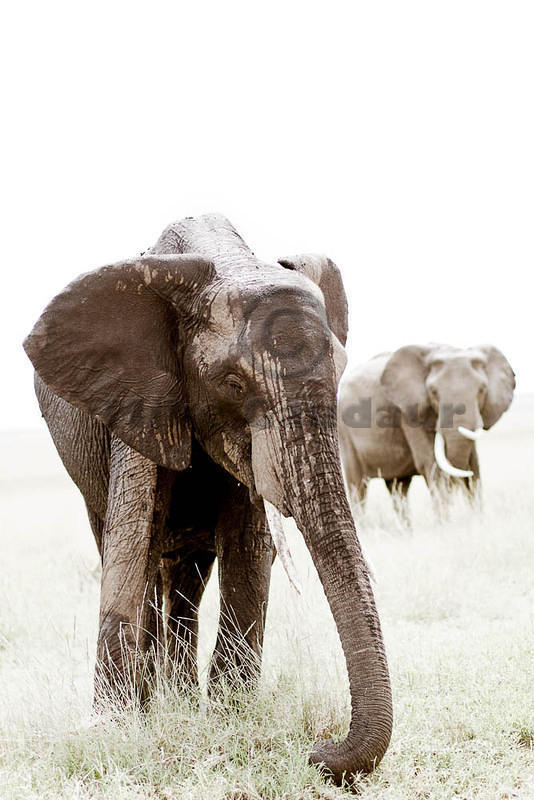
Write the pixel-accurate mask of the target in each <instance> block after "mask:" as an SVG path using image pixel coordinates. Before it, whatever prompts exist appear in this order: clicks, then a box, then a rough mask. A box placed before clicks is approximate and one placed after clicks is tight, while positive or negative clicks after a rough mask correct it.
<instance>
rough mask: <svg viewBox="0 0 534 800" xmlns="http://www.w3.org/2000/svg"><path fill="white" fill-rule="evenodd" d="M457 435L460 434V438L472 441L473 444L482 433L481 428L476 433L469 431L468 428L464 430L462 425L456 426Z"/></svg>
mask: <svg viewBox="0 0 534 800" xmlns="http://www.w3.org/2000/svg"><path fill="white" fill-rule="evenodd" d="M457 430H458V433H461V434H462V436H465V437H466V439H472V440H473V441H474V442H476V440H477V439H478V438H479V436H480V434H481V433H482V432H483V431H482V428H477V429H476V431H472V430H470V428H464V426H463V425H458V428H457Z"/></svg>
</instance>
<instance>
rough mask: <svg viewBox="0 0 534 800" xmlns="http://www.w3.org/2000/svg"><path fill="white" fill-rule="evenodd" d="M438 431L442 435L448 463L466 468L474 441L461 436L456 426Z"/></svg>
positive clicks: (467, 467)
mask: <svg viewBox="0 0 534 800" xmlns="http://www.w3.org/2000/svg"><path fill="white" fill-rule="evenodd" d="M438 430H439V429H438ZM439 432H440V433H441V435H442V436H443V441H444V444H445V455H446V458H447V460H448V461H449V462H450V464H452V466H453V467H456V468H457V469H461V470H468V469H469V463H470V460H471V454H472V452H473V447H474V446H475V443H474V441H473V440H472V439H468V438H467V437H466V436H463V435H462V434H461V433H460V432H459V431H458V430H457V429H456V428H442V429H441V430H440V431H439Z"/></svg>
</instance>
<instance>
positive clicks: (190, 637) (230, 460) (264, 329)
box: [24, 214, 392, 782]
mask: <svg viewBox="0 0 534 800" xmlns="http://www.w3.org/2000/svg"><path fill="white" fill-rule="evenodd" d="M347 315H348V310H347V300H346V295H345V291H344V288H343V283H342V279H341V274H340V271H339V269H338V267H337V266H336V265H335V264H334V263H333V262H332V261H331V260H330V259H329V258H327V257H325V256H321V255H298V256H290V257H287V258H281V259H279V260H278V261H276V262H274V261H273V262H267V261H263V260H260V259H259V258H258V257H256V256H255V255H254V253H253V252H252V251H251V250H250V249H249V247H248V246H247V245H246V244H245V242H244V240H243V239H242V238H241V236H240V235H239V234H238V233H237V231H236V230H235V228H234V227H233V226H232V225H231V224H230V222H229V221H228V220H227V219H226V218H225V217H223V216H221V215H219V214H207V215H203V216H199V217H195V218H193V217H187V218H185V219H183V220H181V221H179V222H175V223H173V224H171V225H170V226H169V227H167V228H166V229H165V230H164V231H163V233H162V235H161V236H160V238H159V239H158V241H157V243H156V244H155V246H154V247H152V248H151V249H150V250H148V251H146V252H145V253H143V254H141V255H140V256H138V257H135V258H132V259H129V260H125V261H122V262H120V263H114V264H111V265H108V266H104V267H102V268H100V269H96V270H94V271H92V272H88V273H86V274H84V275H82V276H80V277H79V278H77V279H76V280H74V281H73V282H72V283H71V284H70V285H69V286H67V288H66V289H64V290H63V291H62V292H60V293H59V294H58V295H57V296H56V297H55V298H54V299H53V300H52V301H51V302H50V304H49V305H48V306H47V308H46V309H45V311H44V312H43V314H42V316H41V317H40V319H39V320H38V322H37V323H36V325H35V327H34V328H33V330H32V332H31V333H30V335H29V336H28V338H27V339H26V340H25V343H24V346H25V349H26V352H27V354H28V356H29V358H30V359H31V361H32V363H33V365H34V368H35V371H36V377H35V387H36V393H37V397H38V400H39V405H40V408H41V411H42V415H43V416H44V418H45V420H46V423H47V425H48V427H49V430H50V433H51V435H52V438H53V441H54V443H55V446H56V448H57V450H58V452H59V454H60V456H61V458H62V460H63V463H64V465H65V467H66V470H67V471H68V473H69V474H70V476H71V477H72V479H73V480H74V482H75V483H76V485H77V486H78V488H79V489H80V490H81V492H82V495H83V497H84V500H85V504H86V507H87V512H88V516H89V521H90V524H91V527H92V530H93V533H94V536H95V539H96V542H97V545H98V548H99V551H100V553H101V559H102V584H101V607H100V627H99V634H98V643H97V671H98V666H99V664H102V665H105V666H106V667H107V668H108V669H111V668H112V669H113V670H114V671H115V673H116V674H117V675H119V676H120V675H121V674H124V671H125V670H126V663H125V660H126V656H125V654H124V653H125V649H124V646H123V641H124V639H125V640H126V642H127V644H128V645H129V647H131V648H132V649H133V648H134V646H135V647H137V648H139V649H141V650H142V651H144V652H149V651H150V648H151V646H154V642H155V641H157V637H158V636H159V637H160V638H161V636H162V631H161V627H162V625H161V623H159V629H158V619H159V618H158V619H156V612H157V610H158V608H160V607H161V608H162V609H163V612H162V613H163V618H164V620H165V624H166V625H167V626H168V628H167V631H168V632H171V633H172V632H176V630H177V626H179V629H180V632H181V634H182V637H181V638H182V639H183V637H184V635H185V636H186V638H187V642H188V643H189V645H190V646H189V647H188V648H187V652H185V653H184V652H181V653H176V654H175V656H174V657H175V658H176V659H178V660H179V659H181V660H180V668H181V669H182V670H183V672H184V674H185V675H187V676H189V678H190V679H191V680H193V681H195V680H197V675H196V670H197V667H196V653H195V643H196V637H197V631H198V620H197V615H196V609H197V608H198V605H199V603H200V599H201V596H202V593H203V590H204V586H205V584H206V581H207V579H208V576H209V574H210V570H211V568H212V565H213V563H214V560H215V558H216V557H217V563H218V575H219V585H220V601H221V609H224V610H225V614H224V615H221V621H220V626H219V632H218V637H217V643H216V646H215V650H214V653H213V657H212V662H211V667H210V675H209V680H210V684H213V683H214V682H215V683H216V681H217V677H218V676H220V674H221V673H222V672H224V671H225V670H228V669H229V665H232V667H233V668H234V669H235V670H236V671H237V675H238V678H239V680H240V681H241V682H242V684H244V685H254V682H255V680H256V679H257V671H258V669H259V663H260V658H261V648H262V640H263V629H264V620H265V613H266V607H267V600H268V593H269V581H270V571H271V565H272V561H273V558H274V555H275V552H274V546H273V540H274V542H275V544H277V546H278V550H279V553H280V556H281V558H282V556H283V555H284V552H285V558H284V559H283V560H284V563H285V566H286V568H287V569H288V571H289V572H290V573H291V560H290V558H289V557H288V553H287V547H286V545H285V543H284V540H283V533H282V528H281V525H280V521H281V516H285V517H289V516H291V517H293V518H294V520H295V522H296V524H297V526H298V527H299V529H300V531H301V532H302V534H303V537H304V540H305V542H306V545H307V548H308V550H309V552H310V554H311V557H312V559H313V562H314V564H315V567H316V569H317V572H318V575H319V578H320V580H321V582H322V585H323V587H324V591H325V595H326V598H327V600H328V603H329V606H330V609H331V612H332V615H333V618H334V621H335V624H336V627H337V631H338V634H339V637H340V640H341V644H342V648H343V652H344V658H345V662H346V667H347V672H348V677H349V685H350V695H351V708H352V712H351V722H350V728H349V732H348V735H347V737H346V739H345V740H343V741H341V742H334V741H332V740H326V741H322V742H318V743H317V744H316V745H315V746H314V748H313V750H312V752H311V754H310V756H309V758H310V761H311V763H315V764H318V765H321V769H324V770H326V771H327V772H328V773H329V774H330V775H331V776H332V777H333V779H334V780H336V781H337V782H340V781H341V780H342V777H343V775H344V774H347V775H348V774H354V773H357V772H360V771H366V772H367V771H371V770H372V769H373V768H374V767H375V766H376V764H378V762H380V760H381V758H382V756H383V755H384V753H385V751H386V749H387V747H388V743H389V740H390V736H391V728H392V701H391V689H390V682H389V675H388V666H387V660H386V655H385V649H384V643H383V638H382V634H381V628H380V622H379V618H378V614H377V610H376V606H375V601H374V597H373V592H372V588H371V584H370V581H369V575H368V571H367V568H366V564H365V561H364V558H363V557H362V552H361V547H360V544H359V540H358V536H357V533H356V529H355V524H354V521H353V517H352V514H351V510H350V506H349V503H348V499H347V496H346V491H345V487H344V483H343V476H342V469H341V461H340V456H339V445H338V435H337V416H336V415H337V386H338V382H339V378H340V376H341V373H342V371H343V369H344V367H345V363H346V356H345V349H344V346H345V343H346V337H347V324H348V323H347ZM268 520H270V522H271V532H270V531H269V525H268ZM148 599H153V601H154V602H152V603H149V602H147V600H148ZM158 604H159V605H158ZM223 616H224V617H226V618H228V617H229V616H230V617H231V619H232V625H233V627H234V628H235V630H234V631H233V634H235V635H232V631H229V630H228V626H227V625H226V624H225V623H224V620H223ZM121 637H122V640H121ZM243 638H244V640H245V641H246V642H247V645H248V647H249V648H250V650H251V652H252V653H253V654H254V655H255V656H256V657H257V659H252V660H251V659H243V658H242V656H241V655H240V653H241V651H242V647H240V643H242V640H243ZM238 640H239V641H238ZM127 652H128V651H127ZM256 661H257V664H258V665H256Z"/></svg>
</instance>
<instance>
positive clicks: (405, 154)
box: [0, 0, 534, 428]
mask: <svg viewBox="0 0 534 800" xmlns="http://www.w3.org/2000/svg"><path fill="white" fill-rule="evenodd" d="M2 27H3V33H2V38H3V42H2V47H1V48H0V50H1V56H0V57H1V59H2V61H3V64H2V75H3V77H4V79H7V93H6V96H5V97H4V100H3V103H2V106H3V109H2V110H3V112H4V113H3V125H2V138H3V139H4V142H3V147H2V155H3V160H4V164H3V166H2V188H3V192H2V200H1V203H2V209H1V218H2V221H3V222H4V230H3V235H2V248H3V255H4V259H3V273H4V275H5V276H6V277H7V282H6V281H4V284H3V286H4V291H3V292H2V298H1V302H2V309H1V314H0V319H1V325H2V330H1V332H0V341H1V343H2V353H3V356H2V362H3V369H2V374H3V378H4V380H3V387H4V388H3V391H2V393H1V405H2V410H1V413H0V427H4V428H5V427H12V428H20V427H25V428H27V427H34V426H37V425H39V424H40V422H39V413H38V410H37V405H36V401H35V399H34V395H33V389H32V370H31V366H30V363H29V361H28V360H27V358H26V356H25V355H24V353H23V351H22V348H21V342H22V339H23V338H24V336H25V334H26V333H28V332H29V330H30V328H31V327H32V325H33V323H34V321H35V320H36V318H37V317H38V316H39V314H40V312H41V310H42V308H43V307H44V305H45V304H46V303H47V302H48V301H49V300H50V299H51V297H52V296H53V295H54V294H56V293H57V292H58V291H59V290H60V289H61V288H63V286H64V285H65V284H66V283H68V282H69V281H70V280H71V279H72V278H74V277H75V276H76V275H78V274H79V273H81V272H84V271H86V270H88V269H92V268H94V267H98V266H100V265H103V264H105V263H110V262H113V261H116V260H119V259H122V258H125V257H129V256H131V255H135V254H136V253H137V252H138V251H139V250H142V249H145V248H146V247H148V246H150V245H151V244H153V242H154V241H155V239H156V237H157V236H158V235H159V233H160V231H161V230H162V229H163V228H164V227H165V226H166V225H167V224H168V223H169V222H171V221H172V220H174V219H178V218H180V217H183V216H187V215H194V214H198V213H203V212H206V211H221V212H222V213H224V214H226V216H228V217H229V218H230V219H231V220H232V222H233V223H234V225H235V226H236V227H237V228H238V230H239V231H240V232H241V233H242V235H243V236H244V238H245V239H246V240H247V242H248V243H249V244H250V246H251V247H252V249H253V250H254V251H255V252H256V253H257V254H258V255H260V256H261V257H263V258H274V257H276V256H281V255H284V254H285V255H287V254H292V253H295V252H299V251H320V252H326V253H327V254H328V255H330V256H331V257H332V258H334V260H335V261H337V263H338V264H339V265H340V267H341V269H342V272H343V275H344V279H345V285H346V289H347V294H348V297H349V305H350V310H351V336H350V340H349V354H350V356H351V358H352V359H353V360H363V359H366V358H368V357H369V356H372V355H373V354H375V353H377V352H380V351H381V350H385V349H394V348H396V347H398V346H401V345H403V344H408V343H412V342H425V341H445V342H450V343H452V344H459V345H474V344H478V343H484V342H491V343H494V344H496V345H497V346H498V347H500V348H501V349H502V350H503V351H504V353H505V354H506V355H507V356H508V358H509V360H510V361H511V363H512V365H513V367H514V369H515V371H516V373H517V374H518V388H519V390H520V391H523V392H526V391H534V359H533V357H532V328H533V320H532V269H533V255H534V241H533V233H532V231H533V218H534V213H533V212H534V208H533V206H534V188H533V187H534V144H533V143H534V102H533V100H534V98H533V79H534V47H533V44H532V43H533V41H534V5H533V4H532V3H531V2H520V1H519V0H518V1H517V2H515V1H514V2H510V1H509V0H508V1H507V2H491V0H489V2H488V0H485V1H484V2H473V1H472V0H462V1H461V2H457V0H452V2H451V0H449V2H447V3H445V2H440V3H438V2H432V0H424V1H422V2H414V1H413V0H404V2H398V0H395V1H394V2H380V0H378V1H377V0H373V1H372V2H370V1H368V2H358V1H357V2H352V3H349V2H343V3H341V2H336V1H335V0H334V1H333V2H332V1H331V2H328V3H314V2H305V3H304V2H302V3H301V2H290V0H286V2H284V3H282V2H277V1H273V0H270V2H268V3H261V4H260V3H256V2H253V1H252V0H249V2H232V0H228V2H202V1H199V0H191V2H186V3H182V2H172V3H166V2H158V1H157V0H151V2H143V3H139V2H131V1H130V2H113V0H107V2H105V3H103V2H100V1H99V0H98V2H95V1H94V0H93V2H91V3H84V4H81V3H73V2H72V0H70V1H69V2H55V1H54V0H49V1H48V2H46V3H43V2H17V3H11V5H10V8H9V9H8V10H7V11H5V12H4V15H3V25H2Z"/></svg>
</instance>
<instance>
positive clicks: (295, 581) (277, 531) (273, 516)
mask: <svg viewBox="0 0 534 800" xmlns="http://www.w3.org/2000/svg"><path fill="white" fill-rule="evenodd" d="M263 505H264V507H265V514H266V516H267V522H268V524H269V530H270V531H271V536H272V539H273V542H274V546H275V547H276V552H277V553H278V555H279V556H280V561H281V562H282V566H283V568H284V569H285V571H286V574H287V577H288V578H289V583H290V584H291V585H292V587H293V588H294V589H295V591H296V592H297V594H302V587H301V584H300V581H299V578H298V575H297V570H296V568H295V563H294V561H293V558H292V556H291V551H290V549H289V545H288V543H287V538H286V535H285V533H284V526H283V525H282V515H281V514H280V512H279V511H278V509H277V508H276V506H273V504H272V503H269V501H268V500H265V498H264V500H263Z"/></svg>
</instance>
